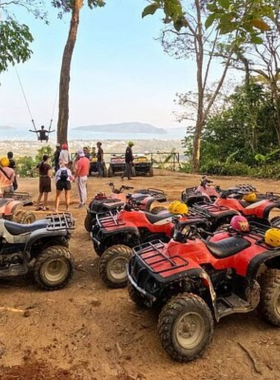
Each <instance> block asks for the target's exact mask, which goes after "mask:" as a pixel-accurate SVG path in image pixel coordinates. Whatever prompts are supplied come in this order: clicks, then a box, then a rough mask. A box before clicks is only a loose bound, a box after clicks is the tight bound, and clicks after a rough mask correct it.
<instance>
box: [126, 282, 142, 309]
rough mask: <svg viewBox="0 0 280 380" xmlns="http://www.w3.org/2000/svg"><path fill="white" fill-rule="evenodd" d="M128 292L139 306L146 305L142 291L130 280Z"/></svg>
mask: <svg viewBox="0 0 280 380" xmlns="http://www.w3.org/2000/svg"><path fill="white" fill-rule="evenodd" d="M127 289H128V294H129V297H130V298H131V300H132V301H133V302H134V303H135V304H136V305H137V306H139V307H143V306H145V303H144V301H145V299H144V297H142V296H141V293H140V292H139V291H138V290H137V289H135V288H134V286H133V285H131V283H130V282H128V284H127Z"/></svg>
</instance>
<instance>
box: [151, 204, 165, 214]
mask: <svg viewBox="0 0 280 380" xmlns="http://www.w3.org/2000/svg"><path fill="white" fill-rule="evenodd" d="M161 211H167V210H166V208H165V207H163V206H156V207H153V208H152V209H151V211H150V213H151V214H154V215H157V214H159V213H160V212H161Z"/></svg>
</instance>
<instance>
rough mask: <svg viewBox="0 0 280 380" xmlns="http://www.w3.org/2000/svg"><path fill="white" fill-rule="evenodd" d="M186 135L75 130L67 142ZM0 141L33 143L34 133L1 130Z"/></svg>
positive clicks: (171, 130)
mask: <svg viewBox="0 0 280 380" xmlns="http://www.w3.org/2000/svg"><path fill="white" fill-rule="evenodd" d="M185 135H186V128H169V129H166V133H137V132H135V133H130V134H128V133H114V132H106V133H104V132H92V131H83V130H77V129H69V130H68V140H72V141H73V140H85V141H88V140H96V141H99V140H101V141H104V140H125V141H126V140H166V141H168V140H182V139H183V138H184V137H185ZM0 139H1V140H2V141H5V140H6V141H11V140H12V141H34V140H37V139H36V135H35V133H32V132H29V130H26V129H22V128H13V129H1V128H0ZM49 141H50V142H55V141H56V132H54V133H51V134H50V139H49Z"/></svg>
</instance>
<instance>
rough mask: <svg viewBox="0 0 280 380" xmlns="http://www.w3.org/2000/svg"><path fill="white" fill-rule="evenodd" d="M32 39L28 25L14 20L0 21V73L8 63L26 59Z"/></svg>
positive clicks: (28, 55)
mask: <svg viewBox="0 0 280 380" xmlns="http://www.w3.org/2000/svg"><path fill="white" fill-rule="evenodd" d="M32 41H33V37H32V34H31V33H30V31H29V28H28V26H26V25H20V24H18V23H17V22H16V21H14V20H9V21H2V22H1V23H0V73H1V72H3V71H6V70H7V69H8V65H9V64H12V65H15V64H16V63H20V62H25V61H27V60H28V59H29V58H30V57H31V54H32V51H31V50H30V49H29V44H30V43H31V42H32Z"/></svg>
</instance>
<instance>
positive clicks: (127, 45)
mask: <svg viewBox="0 0 280 380" xmlns="http://www.w3.org/2000/svg"><path fill="white" fill-rule="evenodd" d="M85 3H86V1H85ZM146 5H147V2H144V1H142V0H108V1H107V4H106V6H105V7H104V8H97V9H93V10H90V9H89V8H88V7H87V6H86V5H85V6H84V7H83V9H82V12H81V15H80V25H79V30H78V37H77V41H76V45H75V49H74V54H73V58H72V64H71V82H70V92H69V96H70V104H69V107H70V115H69V127H70V128H71V127H76V126H82V125H95V124H108V123H121V122H129V121H137V122H143V123H150V124H153V125H154V126H156V127H162V128H168V127H184V125H182V124H179V123H178V122H177V121H176V117H175V115H174V111H178V108H176V105H175V103H174V99H175V98H176V93H181V92H187V91H190V90H193V89H195V66H194V62H193V60H175V59H174V58H172V57H169V56H168V55H167V54H166V53H164V52H163V48H162V46H161V44H160V43H159V41H156V40H155V39H156V38H157V37H158V36H159V34H160V30H161V29H162V23H161V17H162V16H163V13H161V12H158V13H156V14H155V15H153V16H147V17H145V18H144V19H142V17H141V12H142V10H143V9H144V7H145V6H146ZM48 11H49V21H50V25H45V24H44V23H43V22H42V21H40V20H35V19H34V17H33V16H32V15H29V14H27V12H23V11H22V10H21V11H20V10H17V9H15V14H16V16H17V18H18V21H19V22H20V23H26V24H27V25H28V26H29V28H30V30H31V32H32V34H33V37H34V42H33V43H32V45H31V49H32V51H33V54H32V57H31V59H30V60H29V61H27V62H26V63H24V64H19V65H17V66H16V69H15V68H14V67H13V66H11V67H10V68H9V70H8V72H6V73H3V74H1V76H0V83H1V85H0V125H11V126H27V127H28V128H29V127H31V119H32V118H33V119H34V120H35V123H36V126H37V127H38V126H40V125H42V124H44V125H47V126H48V125H49V122H50V119H53V127H56V123H57V115H58V84H59V75H60V67H61V60H62V54H63V49H64V46H65V43H66V39H67V36H68V31H69V20H70V16H69V15H68V16H65V17H64V19H63V20H59V19H57V10H55V9H53V8H51V7H49V8H48ZM17 73H18V76H19V79H20V81H21V84H22V87H23V91H24V94H25V97H26V99H27V103H28V106H29V109H30V113H31V115H30V113H29V111H28V107H27V105H26V102H25V99H24V95H23V93H22V90H21V86H20V83H19V80H18V77H17Z"/></svg>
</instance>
